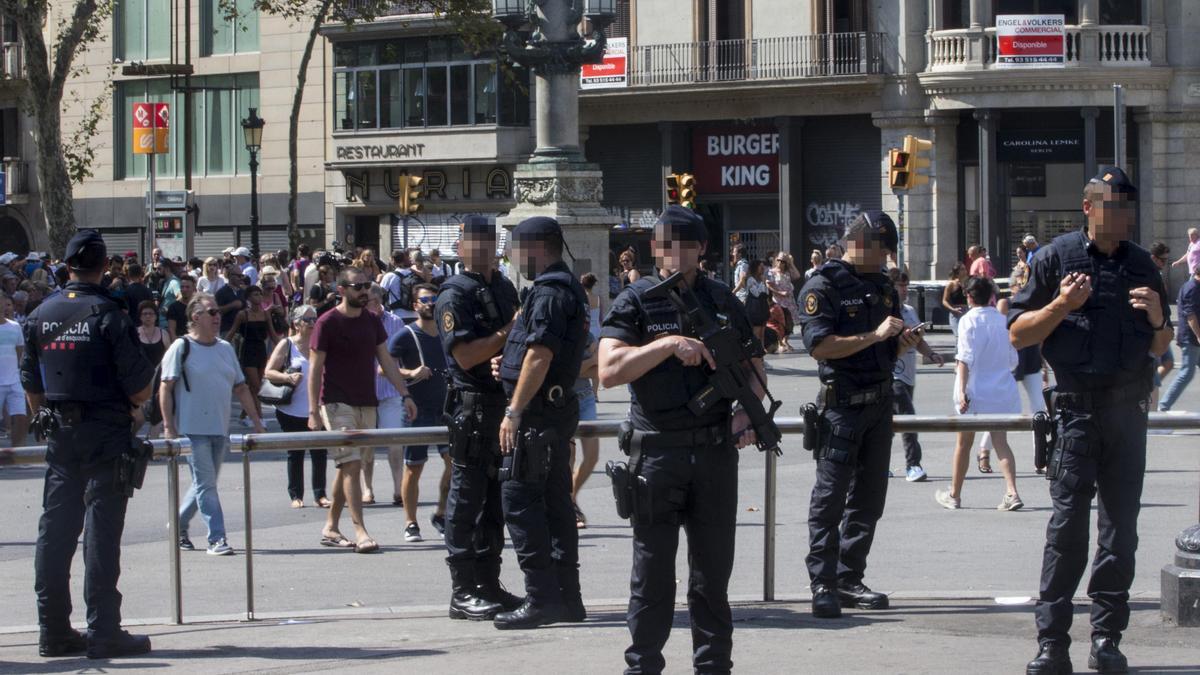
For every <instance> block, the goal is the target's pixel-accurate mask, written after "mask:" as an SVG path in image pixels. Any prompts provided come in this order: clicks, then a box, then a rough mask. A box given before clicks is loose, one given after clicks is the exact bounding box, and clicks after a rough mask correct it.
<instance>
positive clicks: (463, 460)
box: [434, 216, 521, 621]
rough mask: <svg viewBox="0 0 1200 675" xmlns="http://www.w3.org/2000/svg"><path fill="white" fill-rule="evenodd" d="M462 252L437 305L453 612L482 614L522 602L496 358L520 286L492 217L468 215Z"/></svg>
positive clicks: (489, 615) (456, 616)
mask: <svg viewBox="0 0 1200 675" xmlns="http://www.w3.org/2000/svg"><path fill="white" fill-rule="evenodd" d="M458 252H459V255H460V256H461V258H462V261H463V265H464V270H463V273H462V274H456V275H454V276H452V277H450V278H449V279H447V280H446V281H445V282H444V283H443V284H442V287H441V290H440V291H439V293H438V300H437V304H436V305H435V308H434V317H435V320H436V321H437V324H438V334H439V335H440V337H441V340H442V346H443V348H444V349H445V350H446V354H447V356H448V357H449V358H447V360H446V361H447V364H448V365H449V371H450V380H451V381H450V388H449V393H448V394H447V398H446V411H447V420H446V421H447V425H448V426H449V427H450V430H451V434H450V458H451V461H452V464H453V468H452V469H451V474H450V493H449V496H448V497H447V500H446V529H445V533H444V534H445V540H446V552H447V556H446V564H447V565H449V566H450V580H451V587H452V591H451V595H450V618H451V619H471V620H474V621H483V620H486V619H491V618H493V617H494V616H495V615H496V613H497V612H499V611H501V610H503V609H515V608H517V607H519V606H520V605H521V599H520V598H518V597H516V596H514V595H512V594H511V593H508V592H507V591H505V590H504V589H503V587H502V586H501V585H500V553H501V551H502V550H503V549H504V516H503V512H502V511H501V506H500V483H499V481H498V479H497V478H498V476H497V471H498V470H499V467H500V447H499V445H498V443H497V442H496V434H497V430H498V429H499V428H500V420H501V418H502V417H503V416H504V406H505V404H506V402H507V399H506V398H505V396H504V390H503V388H502V387H501V386H500V383H499V382H497V381H496V379H495V378H494V377H492V371H491V363H490V361H491V359H492V357H493V356H495V355H497V354H499V353H500V351H501V350H502V349H503V348H504V339H505V337H507V336H508V333H509V331H510V330H511V329H512V323H513V316H514V315H515V314H516V311H517V291H516V289H515V288H514V287H513V285H512V282H510V281H509V280H508V279H506V278H504V275H503V274H500V272H499V271H497V270H496V269H495V267H494V263H495V259H496V230H495V227H494V226H493V225H491V224H490V223H489V222H488V220H487V218H485V217H483V216H468V217H467V218H466V220H465V221H463V232H462V239H461V240H460V242H459V247H458Z"/></svg>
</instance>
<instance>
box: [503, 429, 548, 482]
mask: <svg viewBox="0 0 1200 675" xmlns="http://www.w3.org/2000/svg"><path fill="white" fill-rule="evenodd" d="M557 439H558V431H557V430H556V429H555V428H554V427H550V428H547V429H543V430H541V431H539V430H537V429H523V430H521V431H519V432H518V433H517V443H516V446H515V447H513V451H512V452H511V453H510V454H508V455H506V456H505V457H504V459H503V461H502V463H501V465H500V480H501V481H506V480H519V481H530V482H535V481H540V480H544V479H545V478H546V476H548V475H550V451H551V448H552V446H553V445H554V441H555V440H557Z"/></svg>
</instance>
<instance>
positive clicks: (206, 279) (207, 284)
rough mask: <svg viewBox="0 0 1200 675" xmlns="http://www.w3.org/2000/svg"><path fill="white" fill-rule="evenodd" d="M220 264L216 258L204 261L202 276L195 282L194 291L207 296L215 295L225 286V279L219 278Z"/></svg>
mask: <svg viewBox="0 0 1200 675" xmlns="http://www.w3.org/2000/svg"><path fill="white" fill-rule="evenodd" d="M220 272H221V264H220V262H218V261H217V259H216V258H213V257H209V258H206V259H205V260H204V274H203V275H201V277H200V278H199V279H197V280H196V290H197V291H199V292H201V293H208V294H209V295H216V294H217V291H219V290H221V287H222V286H224V285H225V277H223V276H221V274H220Z"/></svg>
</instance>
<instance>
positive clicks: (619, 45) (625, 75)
mask: <svg viewBox="0 0 1200 675" xmlns="http://www.w3.org/2000/svg"><path fill="white" fill-rule="evenodd" d="M628 43H629V41H628V39H626V38H611V39H609V40H608V44H607V45H606V46H605V48H604V60H603V61H601V62H600V63H585V64H583V68H582V70H580V72H579V88H580V89H619V88H622V87H625V86H627V85H628V84H629V59H628V56H627V54H628V49H629V44H628Z"/></svg>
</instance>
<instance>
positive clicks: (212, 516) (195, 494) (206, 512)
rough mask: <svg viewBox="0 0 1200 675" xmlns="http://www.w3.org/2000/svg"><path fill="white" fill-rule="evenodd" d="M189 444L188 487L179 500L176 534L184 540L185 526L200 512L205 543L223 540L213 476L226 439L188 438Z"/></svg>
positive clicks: (222, 520)
mask: <svg viewBox="0 0 1200 675" xmlns="http://www.w3.org/2000/svg"><path fill="white" fill-rule="evenodd" d="M188 438H189V439H190V440H191V441H192V454H191V455H189V456H188V467H190V468H191V470H192V485H191V487H189V488H188V491H187V494H186V495H184V497H183V502H182V506H181V507H180V509H179V534H180V535H181V536H186V535H187V531H188V523H189V522H191V520H192V516H194V515H196V509H199V510H200V517H201V518H203V519H204V524H205V525H207V526H208V543H210V544H213V543H216V542H218V541H221V540H222V539H224V538H225V514H224V513H223V512H222V511H221V500H220V498H219V497H218V496H217V476H218V475H220V473H221V463H222V462H224V461H225V450H226V449H228V447H229V438H228V437H226V436H200V435H195V436H194V435H191V434H188Z"/></svg>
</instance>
